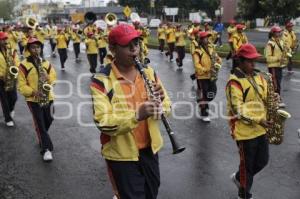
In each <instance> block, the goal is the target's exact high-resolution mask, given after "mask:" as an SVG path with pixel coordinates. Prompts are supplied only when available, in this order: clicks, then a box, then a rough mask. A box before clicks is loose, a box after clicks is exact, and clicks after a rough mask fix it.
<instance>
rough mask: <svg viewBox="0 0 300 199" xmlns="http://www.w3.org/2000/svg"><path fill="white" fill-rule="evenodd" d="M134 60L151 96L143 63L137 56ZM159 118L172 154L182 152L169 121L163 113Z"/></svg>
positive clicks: (152, 94)
mask: <svg viewBox="0 0 300 199" xmlns="http://www.w3.org/2000/svg"><path fill="white" fill-rule="evenodd" d="M134 62H135V65H136V67H137V69H138V71H139V72H140V74H141V76H142V78H143V79H144V82H145V85H146V89H147V91H148V92H149V94H150V95H151V96H154V91H153V86H152V84H151V82H150V80H149V79H148V77H147V76H146V73H145V72H144V65H143V64H142V63H141V62H140V60H139V58H138V57H135V58H134ZM161 120H162V122H163V124H164V126H165V128H166V131H167V133H168V135H169V138H170V141H171V144H172V149H173V154H177V153H181V152H183V151H184V150H185V147H182V146H180V145H179V143H178V141H177V139H176V137H175V133H174V132H173V130H172V129H171V126H170V123H169V121H168V119H167V118H166V116H165V115H164V114H161Z"/></svg>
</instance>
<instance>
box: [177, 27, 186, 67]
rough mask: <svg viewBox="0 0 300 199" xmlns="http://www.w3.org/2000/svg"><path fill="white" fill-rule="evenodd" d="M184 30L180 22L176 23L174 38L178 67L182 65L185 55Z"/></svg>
mask: <svg viewBox="0 0 300 199" xmlns="http://www.w3.org/2000/svg"><path fill="white" fill-rule="evenodd" d="M186 35H187V34H186V31H184V30H182V29H181V24H177V25H176V32H175V38H176V43H175V46H176V51H177V54H178V57H177V58H176V64H177V66H178V67H179V68H181V67H182V65H183V63H182V61H183V59H184V57H185V44H186V42H185V37H186Z"/></svg>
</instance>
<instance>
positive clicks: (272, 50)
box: [265, 26, 290, 108]
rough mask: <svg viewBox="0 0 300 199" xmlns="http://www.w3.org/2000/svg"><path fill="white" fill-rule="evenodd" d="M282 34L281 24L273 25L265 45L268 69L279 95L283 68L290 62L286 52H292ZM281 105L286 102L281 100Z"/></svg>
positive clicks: (283, 105)
mask: <svg viewBox="0 0 300 199" xmlns="http://www.w3.org/2000/svg"><path fill="white" fill-rule="evenodd" d="M281 34H282V29H281V28H280V27H279V26H274V27H272V28H271V30H270V33H269V41H268V43H267V45H266V47H265V57H266V61H267V66H268V70H269V73H271V75H272V78H273V84H274V89H275V92H276V93H278V94H279V95H280V90H281V80H282V69H283V68H284V67H286V65H287V62H288V57H287V55H286V54H287V53H290V48H288V47H287V46H286V45H285V43H284V40H283V39H282V35H281ZM286 48H287V50H286ZM281 100H282V99H281ZM279 106H280V107H281V108H283V107H285V104H284V103H283V102H282V101H281V102H280V103H279Z"/></svg>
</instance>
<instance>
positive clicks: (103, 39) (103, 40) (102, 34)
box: [97, 27, 108, 68]
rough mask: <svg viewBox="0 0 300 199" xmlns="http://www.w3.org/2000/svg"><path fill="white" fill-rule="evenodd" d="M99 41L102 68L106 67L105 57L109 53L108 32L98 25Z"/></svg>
mask: <svg viewBox="0 0 300 199" xmlns="http://www.w3.org/2000/svg"><path fill="white" fill-rule="evenodd" d="M97 41H98V44H97V45H98V51H99V58H100V59H99V60H100V65H101V66H100V68H103V67H104V59H105V57H106V55H107V50H106V48H107V46H108V44H107V34H106V31H104V30H103V29H101V28H100V27H98V34H97Z"/></svg>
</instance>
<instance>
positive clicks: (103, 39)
mask: <svg viewBox="0 0 300 199" xmlns="http://www.w3.org/2000/svg"><path fill="white" fill-rule="evenodd" d="M97 41H98V42H97V43H98V48H106V47H107V45H108V44H107V35H106V34H105V33H99V34H98V36H97Z"/></svg>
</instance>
